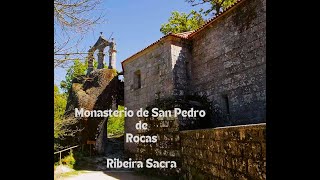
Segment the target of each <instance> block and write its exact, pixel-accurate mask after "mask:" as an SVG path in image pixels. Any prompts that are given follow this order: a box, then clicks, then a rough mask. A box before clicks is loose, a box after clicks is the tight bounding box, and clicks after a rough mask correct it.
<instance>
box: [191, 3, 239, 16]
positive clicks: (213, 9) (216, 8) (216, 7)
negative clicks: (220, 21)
mask: <svg viewBox="0 0 320 180" xmlns="http://www.w3.org/2000/svg"><path fill="white" fill-rule="evenodd" d="M185 1H186V2H188V3H190V4H191V5H192V6H197V5H201V4H208V3H209V4H210V7H209V8H208V9H203V8H201V9H200V11H199V13H201V14H204V15H205V16H207V15H212V16H214V15H216V14H218V13H219V12H221V11H222V10H224V9H225V8H227V7H229V6H230V5H231V4H233V3H234V2H236V0H185Z"/></svg>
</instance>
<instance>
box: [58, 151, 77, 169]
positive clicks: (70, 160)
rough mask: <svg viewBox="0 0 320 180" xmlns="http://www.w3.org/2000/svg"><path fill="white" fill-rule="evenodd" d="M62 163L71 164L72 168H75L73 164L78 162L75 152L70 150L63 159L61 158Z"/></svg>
mask: <svg viewBox="0 0 320 180" xmlns="http://www.w3.org/2000/svg"><path fill="white" fill-rule="evenodd" d="M61 161H62V164H64V165H67V166H69V167H70V168H73V165H74V164H75V163H76V160H75V159H74V157H73V153H71V152H70V154H69V155H68V156H65V157H64V158H63V159H61Z"/></svg>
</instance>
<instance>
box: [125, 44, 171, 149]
mask: <svg viewBox="0 0 320 180" xmlns="http://www.w3.org/2000/svg"><path fill="white" fill-rule="evenodd" d="M172 41H173V40H172V39H169V38H168V39H166V40H164V42H163V43H158V44H156V45H154V46H153V47H150V48H149V49H148V50H146V51H144V53H143V54H140V55H139V56H138V57H134V60H133V61H129V62H127V63H126V64H125V65H124V66H123V68H124V69H123V70H124V77H125V81H124V82H125V83H124V102H125V107H127V108H128V109H129V110H133V111H135V112H136V111H137V110H138V109H139V108H145V107H147V106H148V105H150V104H153V103H154V101H155V99H158V98H166V97H170V96H172V95H173V90H174V83H173V72H172V68H173V64H172V60H171V44H172ZM138 70H140V73H141V88H138V89H137V88H135V86H136V83H135V80H134V78H135V75H134V74H135V72H136V71H138ZM137 122H138V118H137V117H136V116H134V117H126V120H125V132H126V133H132V134H136V133H137V132H136V129H135V124H136V123H137ZM125 149H126V150H128V151H131V152H134V151H136V144H134V143H125Z"/></svg>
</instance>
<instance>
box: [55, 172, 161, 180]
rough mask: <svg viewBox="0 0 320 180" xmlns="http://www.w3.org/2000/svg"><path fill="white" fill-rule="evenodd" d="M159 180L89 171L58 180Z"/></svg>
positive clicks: (129, 174)
mask: <svg viewBox="0 0 320 180" xmlns="http://www.w3.org/2000/svg"><path fill="white" fill-rule="evenodd" d="M88 179H92V180H160V179H158V178H155V177H147V176H142V175H135V174H134V173H132V172H104V171H89V172H85V173H81V174H79V175H75V176H71V177H67V178H62V179H59V180H88Z"/></svg>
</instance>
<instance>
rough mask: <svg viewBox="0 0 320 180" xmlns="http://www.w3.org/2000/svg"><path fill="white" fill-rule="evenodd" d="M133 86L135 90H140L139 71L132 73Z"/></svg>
mask: <svg viewBox="0 0 320 180" xmlns="http://www.w3.org/2000/svg"><path fill="white" fill-rule="evenodd" d="M134 86H135V89H140V88H141V72H140V70H138V71H136V72H134Z"/></svg>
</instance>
